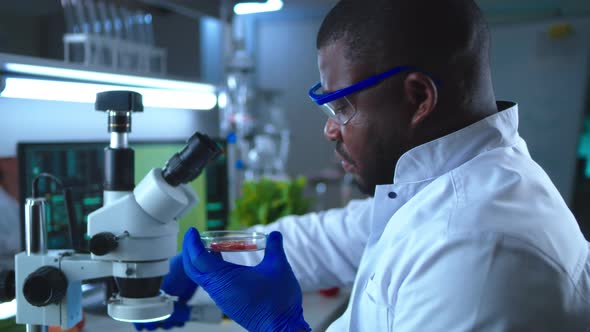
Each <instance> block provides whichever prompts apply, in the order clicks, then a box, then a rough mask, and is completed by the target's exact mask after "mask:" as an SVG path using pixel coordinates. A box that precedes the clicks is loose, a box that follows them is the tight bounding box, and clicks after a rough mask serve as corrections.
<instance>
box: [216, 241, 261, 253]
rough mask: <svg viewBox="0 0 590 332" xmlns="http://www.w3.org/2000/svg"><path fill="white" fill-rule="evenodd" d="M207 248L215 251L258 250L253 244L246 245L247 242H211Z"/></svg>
mask: <svg viewBox="0 0 590 332" xmlns="http://www.w3.org/2000/svg"><path fill="white" fill-rule="evenodd" d="M209 248H210V249H211V250H215V251H244V250H256V249H258V247H257V246H256V244H255V243H248V242H247V241H223V242H211V244H210V245H209Z"/></svg>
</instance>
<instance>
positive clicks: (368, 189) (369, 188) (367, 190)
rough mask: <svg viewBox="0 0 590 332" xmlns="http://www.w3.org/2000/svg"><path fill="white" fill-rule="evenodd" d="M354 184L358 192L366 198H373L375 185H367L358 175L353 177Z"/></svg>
mask: <svg viewBox="0 0 590 332" xmlns="http://www.w3.org/2000/svg"><path fill="white" fill-rule="evenodd" d="M354 182H355V183H356V186H357V188H358V189H359V191H360V192H361V193H363V194H365V195H368V196H371V197H373V196H375V185H369V184H367V182H366V181H364V180H363V179H362V178H361V177H360V176H359V175H357V174H355V175H354Z"/></svg>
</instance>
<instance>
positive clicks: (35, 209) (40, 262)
mask: <svg viewBox="0 0 590 332" xmlns="http://www.w3.org/2000/svg"><path fill="white" fill-rule="evenodd" d="M95 108H96V110H98V111H104V112H106V113H107V115H108V131H109V133H110V144H109V146H108V147H106V148H105V152H104V153H105V172H104V205H103V207H101V208H99V209H98V210H96V211H94V212H92V213H91V214H90V215H89V216H88V225H87V235H88V236H89V237H90V243H89V249H90V253H79V252H76V251H74V250H47V235H46V221H45V216H46V211H45V209H46V203H45V199H44V198H42V197H37V196H38V195H36V194H35V192H36V190H35V187H33V196H34V197H31V198H27V200H26V203H25V241H26V242H25V246H26V250H25V251H24V252H21V253H19V254H17V255H16V256H15V293H16V299H17V316H16V321H17V323H19V324H27V331H42V330H44V329H45V327H46V326H49V325H58V326H61V328H63V329H67V328H71V327H72V326H74V325H75V324H76V323H78V322H79V321H80V320H81V319H82V287H81V286H82V282H83V281H85V280H90V279H96V278H103V277H113V278H114V280H115V282H116V285H117V288H118V293H115V294H113V295H112V296H111V297H110V299H108V301H107V306H108V310H107V311H108V314H109V316H111V317H112V318H114V319H116V320H120V321H127V322H150V321H157V320H162V319H165V318H167V317H169V316H170V314H171V313H172V310H173V302H174V300H175V298H174V297H172V296H169V295H167V294H165V293H163V292H162V291H161V290H160V285H161V282H162V279H163V276H165V275H166V274H167V273H168V270H169V265H168V264H169V263H168V260H169V258H170V257H172V256H174V255H175V254H176V248H177V243H176V239H177V234H178V223H177V221H176V220H177V219H179V218H180V217H182V216H183V214H184V213H185V212H187V211H188V210H189V209H190V208H191V207H192V206H193V205H194V204H195V203H196V202H197V199H198V198H197V196H196V194H195V193H194V191H193V190H192V189H191V188H190V187H189V186H188V185H187V183H189V182H191V181H192V180H194V179H195V178H196V177H198V176H199V174H200V173H201V171H202V170H203V169H204V168H205V166H206V165H207V163H208V162H210V161H212V160H214V159H215V158H217V157H218V156H219V155H220V154H221V149H220V148H219V146H218V145H217V144H216V143H215V142H214V141H212V140H211V139H210V138H209V137H208V136H206V135H203V134H201V133H198V132H197V133H195V134H194V135H193V136H192V137H191V138H190V139H189V140H188V143H187V144H186V146H185V147H184V148H183V149H182V150H181V151H180V152H178V153H176V154H174V155H173V156H172V157H171V158H170V159H169V160H168V161H167V162H166V164H165V166H164V167H163V168H162V169H160V168H155V169H152V170H151V171H150V172H149V173H148V174H147V175H146V176H145V177H144V178H143V180H142V181H141V182H140V183H139V184H138V185H137V186H134V153H133V150H132V149H131V148H129V146H128V133H130V132H131V114H132V113H136V112H142V111H143V105H142V96H141V95H140V94H138V93H136V92H131V91H107V92H101V93H99V94H97V98H96V104H95ZM33 186H35V184H33ZM70 225H73V223H70ZM71 227H75V226H71Z"/></svg>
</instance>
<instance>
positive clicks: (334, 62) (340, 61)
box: [318, 40, 370, 92]
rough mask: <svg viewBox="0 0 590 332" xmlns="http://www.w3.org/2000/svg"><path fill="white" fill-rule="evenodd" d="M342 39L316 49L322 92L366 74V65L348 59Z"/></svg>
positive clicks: (349, 83) (362, 77) (334, 89)
mask: <svg viewBox="0 0 590 332" xmlns="http://www.w3.org/2000/svg"><path fill="white" fill-rule="evenodd" d="M347 51H348V50H347V46H346V44H345V43H344V42H343V41H342V40H338V41H334V42H332V43H329V44H327V45H325V46H324V47H322V48H321V49H319V50H318V68H319V71H320V82H321V83H322V90H323V91H324V92H331V91H336V90H339V89H342V88H345V87H347V86H349V85H351V84H353V83H356V82H358V81H360V80H362V79H364V78H366V77H368V76H370V72H369V70H368V66H366V65H362V64H359V63H355V62H353V61H350V60H349V59H348V58H347Z"/></svg>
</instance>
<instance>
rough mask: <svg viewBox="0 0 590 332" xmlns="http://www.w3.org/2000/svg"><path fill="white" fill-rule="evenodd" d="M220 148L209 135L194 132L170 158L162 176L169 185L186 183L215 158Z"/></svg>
mask: <svg viewBox="0 0 590 332" xmlns="http://www.w3.org/2000/svg"><path fill="white" fill-rule="evenodd" d="M221 152H222V150H221V148H220V147H219V146H218V145H217V143H215V142H214V141H213V140H212V139H211V138H209V136H207V135H204V134H201V133H199V132H197V133H195V134H194V135H193V136H192V137H191V138H189V140H188V143H187V144H186V146H185V147H184V148H183V149H182V150H181V151H180V152H178V153H175V154H174V156H172V158H170V159H169V160H168V161H167V162H166V165H165V166H164V169H163V170H162V177H163V178H164V180H166V182H168V184H170V185H171V186H174V187H175V186H178V185H179V184H181V183H188V182H190V181H192V180H194V179H196V178H197V176H199V174H201V172H202V171H203V169H204V168H205V166H207V163H209V161H211V160H214V159H216V158H217V157H218V156H219V155H220V154H221Z"/></svg>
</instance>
